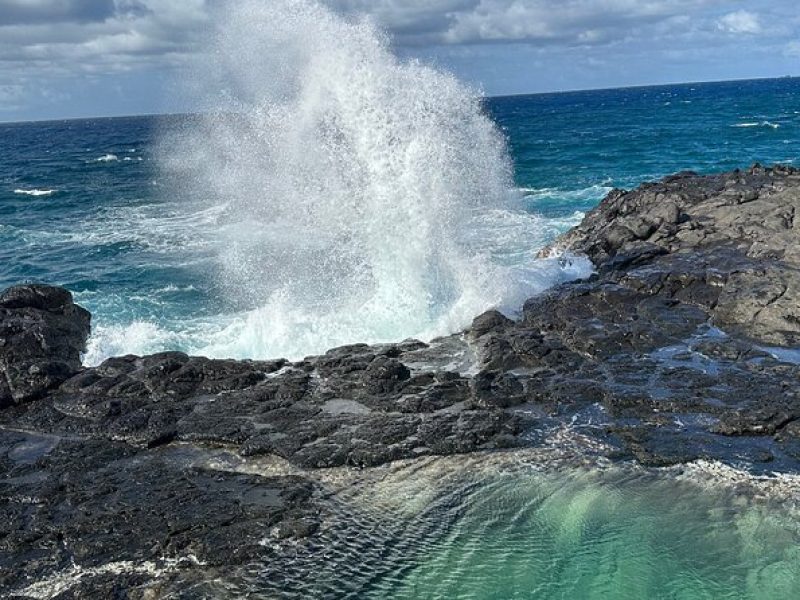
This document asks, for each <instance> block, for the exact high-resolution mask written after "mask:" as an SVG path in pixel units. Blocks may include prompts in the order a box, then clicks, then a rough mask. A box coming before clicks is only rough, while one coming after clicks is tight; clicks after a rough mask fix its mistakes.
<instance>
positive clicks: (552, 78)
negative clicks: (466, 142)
mask: <svg viewBox="0 0 800 600" xmlns="http://www.w3.org/2000/svg"><path fill="white" fill-rule="evenodd" d="M226 1H227V2H229V3H231V4H233V3H235V1H236V0H0V121H20V120H36V119H51V118H70V117H87V116H115V115H126V114H146V113H159V112H177V111H181V110H186V109H187V107H186V106H185V104H183V103H182V102H183V101H181V102H180V103H179V101H178V100H177V99H176V98H177V96H176V95H175V94H172V93H171V90H173V89H174V84H175V81H177V80H179V79H180V78H181V76H182V73H184V72H185V70H186V69H187V68H188V67H187V65H190V64H191V63H192V62H193V61H194V62H195V64H196V61H197V57H198V56H202V52H203V51H204V49H205V48H206V47H207V43H206V42H207V40H208V36H209V35H210V31H212V29H213V25H214V23H213V18H212V16H211V15H212V14H214V11H218V10H223V11H224V10H225V3H226ZM269 1H270V0H264V2H269ZM319 1H321V2H323V3H324V4H327V5H328V6H330V7H331V8H333V9H334V10H336V11H338V12H341V13H343V14H346V15H349V16H353V15H361V14H366V15H368V16H369V18H371V19H373V20H374V21H375V22H376V23H377V24H379V25H380V26H381V27H382V28H384V29H385V30H386V31H387V32H388V33H389V36H390V40H391V43H392V46H393V49H394V50H395V52H396V53H397V54H398V55H399V56H401V57H403V58H415V59H419V60H422V61H423V62H426V63H431V64H434V65H436V66H438V67H440V68H442V69H446V70H450V71H452V72H454V73H455V74H456V75H457V76H459V77H460V78H462V79H464V80H466V81H468V82H469V83H471V84H473V85H474V86H476V87H477V88H479V89H480V90H482V91H483V93H485V94H487V95H507V94H522V93H536V92H549V91H562V90H574V89H592V88H606V87H623V86H631V85H649V84H659V83H676V82H689V81H715V80H725V79H747V78H757V77H780V76H784V75H800V11H798V10H797V0H748V1H739V0H319ZM189 108H191V107H189Z"/></svg>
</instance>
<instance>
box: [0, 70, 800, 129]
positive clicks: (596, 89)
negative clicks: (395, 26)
mask: <svg viewBox="0 0 800 600" xmlns="http://www.w3.org/2000/svg"><path fill="white" fill-rule="evenodd" d="M799 78H800V75H782V76H780V77H747V78H743V79H710V80H705V81H677V82H670V83H641V84H633V85H621V86H616V87H594V88H568V89H560V90H551V91H547V92H519V93H515V94H497V95H482V96H481V99H483V100H493V99H503V98H524V97H527V96H554V95H559V94H578V93H581V92H610V91H614V90H637V89H646V88H662V87H675V86H686V85H708V84H715V83H743V82H747V81H779V80H781V79H799ZM199 114H203V113H202V112H200V111H198V112H150V113H135V114H126V115H95V116H87V117H47V118H42V119H22V120H18V121H15V120H11V121H3V120H0V126H2V125H14V124H18V125H22V124H25V123H61V122H64V121H92V120H100V119H131V118H141V117H179V116H186V115H199Z"/></svg>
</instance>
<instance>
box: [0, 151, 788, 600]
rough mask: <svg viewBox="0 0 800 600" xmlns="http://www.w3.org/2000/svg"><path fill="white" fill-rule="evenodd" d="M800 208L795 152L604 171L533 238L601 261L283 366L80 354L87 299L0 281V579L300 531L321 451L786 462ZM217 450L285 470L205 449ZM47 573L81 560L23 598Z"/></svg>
mask: <svg viewBox="0 0 800 600" xmlns="http://www.w3.org/2000/svg"><path fill="white" fill-rule="evenodd" d="M798 210H800V170H796V169H793V168H789V167H783V166H775V167H772V168H764V167H761V166H758V165H755V166H753V167H751V168H750V169H747V170H741V171H738V170H737V171H733V172H729V173H723V174H719V175H711V176H698V175H696V174H693V173H680V174H677V175H673V176H670V177H667V178H665V179H663V180H662V181H660V182H657V183H651V184H645V185H643V186H640V187H639V188H637V189H636V190H633V191H630V192H626V191H622V190H614V191H612V192H611V193H610V194H609V195H608V196H607V197H606V198H605V199H604V200H603V202H602V203H601V204H600V205H599V206H598V207H597V208H596V209H595V210H593V211H592V212H591V213H589V214H588V215H587V216H586V218H585V219H584V221H583V223H582V224H581V225H580V226H578V227H577V228H575V229H574V230H572V231H570V232H568V233H567V234H565V235H564V236H562V237H561V238H560V239H559V240H557V241H556V243H555V245H554V248H551V249H548V250H547V252H550V251H553V250H554V249H555V250H558V251H559V252H561V253H564V254H563V256H564V258H563V260H570V259H569V256H570V255H571V254H583V255H586V256H588V257H589V258H590V259H591V260H592V261H593V263H594V264H595V266H596V268H597V272H596V274H595V275H594V276H592V277H591V278H589V279H587V280H583V281H578V282H573V283H568V284H563V285H560V286H557V287H555V288H552V289H551V290H549V291H547V292H546V293H544V294H542V295H539V296H537V297H534V298H531V299H530V300H529V301H528V302H527V303H526V304H525V306H524V309H523V312H522V315H521V316H520V318H519V319H518V320H511V319H509V318H507V317H504V316H503V315H501V314H500V313H497V312H495V311H490V312H487V313H485V314H483V315H481V316H479V317H477V318H476V319H475V321H474V322H473V324H472V326H471V327H470V328H469V329H468V330H466V331H465V332H463V333H461V334H457V335H453V336H450V337H447V338H442V339H438V340H434V341H432V342H431V343H429V344H425V343H422V342H417V341H413V340H409V341H404V342H401V343H397V344H385V345H379V346H367V345H363V344H358V345H352V346H346V347H343V348H337V349H334V350H331V351H329V352H327V353H326V354H324V355H322V356H315V357H309V358H306V359H304V360H302V361H298V362H288V361H286V360H270V361H234V360H211V359H207V358H203V357H190V356H187V355H185V354H182V353H178V352H169V353H161V354H156V355H152V356H146V357H136V356H124V357H117V358H112V359H109V360H107V361H105V362H104V363H103V364H101V365H99V366H97V367H93V368H84V367H82V366H81V364H80V353H81V352H82V351H83V349H84V347H85V343H86V339H87V337H88V335H89V332H90V323H89V322H90V316H89V314H88V313H87V312H86V311H85V310H84V309H82V308H80V307H79V306H77V305H75V304H74V303H73V302H72V298H71V295H70V294H69V292H67V291H66V290H63V289H61V288H56V287H49V286H41V285H23V286H17V287H14V288H10V289H8V290H6V291H4V292H2V294H0V371H2V373H3V377H2V378H0V504H2V510H3V513H4V515H5V516H6V518H5V519H4V520H3V521H2V522H1V523H0V591H3V594H2V595H3V596H4V597H9V596H10V597H20V598H24V597H58V598H78V597H80V598H110V597H121V598H159V597H164V594H166V593H167V592H168V591H169V590H174V589H187V587H188V585H189V583H192V582H194V583H197V582H199V581H207V580H209V579H211V578H212V577H210V576H209V573H211V574H212V575H213V574H214V573H217V574H219V573H224V572H228V571H229V570H230V569H232V568H234V567H236V566H240V565H244V564H246V563H248V562H252V561H259V560H260V561H263V560H269V561H280V560H281V557H282V556H283V552H284V550H282V549H283V548H289V547H292V546H291V545H292V544H296V543H297V541H298V540H304V541H306V542H308V543H314V540H315V539H316V537H318V536H319V535H320V533H321V532H323V531H324V530H325V528H326V527H327V526H328V525H326V517H325V510H326V509H325V508H324V499H325V494H326V492H325V491H324V490H321V489H320V486H319V485H318V484H317V483H316V482H315V480H314V477H313V476H311V475H309V474H310V473H313V472H314V471H315V470H317V469H325V468H331V467H353V468H371V467H377V466H379V465H385V464H387V463H390V462H392V461H398V460H403V459H415V458H420V457H424V456H434V455H452V454H466V453H475V452H480V451H492V450H501V449H513V448H527V449H530V448H538V447H552V446H554V445H556V444H558V443H559V440H560V439H561V437H563V435H564V432H565V431H569V432H570V433H571V434H574V435H577V436H580V438H581V439H582V440H583V441H584V444H585V450H586V452H589V453H596V454H597V455H602V456H604V457H607V458H610V459H613V460H615V461H635V462H638V463H640V464H642V465H645V466H651V467H660V466H668V465H678V464H683V463H689V462H691V461H696V460H698V459H705V460H717V461H721V462H723V463H726V464H730V465H744V466H746V467H747V468H748V469H750V470H751V471H753V472H756V473H758V472H764V473H769V472H782V473H798V472H800V386H798V381H800V350H798V349H797V348H798V347H800V245H799V244H798V241H800V235H799V234H798V232H800V225H798V224H796V222H795V214H796V211H798ZM219 453H224V456H225V457H227V458H225V460H234V459H235V460H238V461H242V462H243V463H246V462H247V461H263V460H271V461H280V462H281V463H282V464H283V465H284V466H285V468H284V469H283V470H282V471H280V472H279V473H277V474H265V473H257V472H255V471H252V472H250V471H248V470H247V469H238V470H237V469H228V470H226V469H212V468H209V467H208V464H209V461H212V459H213V460H216V459H219V456H220V454H219ZM187 457H189V458H187ZM198 457H201V458H203V460H200V459H198ZM328 520H329V519H328ZM287 552H288V550H287ZM154 561H156V562H158V564H159V565H160V566H159V567H158V568H156V567H155V566H153V565H155V562H154ZM165 565H168V566H169V568H167V567H166V566H165ZM76 569H77V570H78V571H76ZM76 573H77V575H79V576H77V575H76ZM57 574H72V575H73V577H72V579H70V580H69V583H68V584H64V585H62V586H61V587H58V586H57V585H55V587H52V588H50V592H48V594H49V595H37V593H38V592H37V588H36V587H35V585H34V583H35V582H37V581H40V580H43V579H46V578H51V579H52V577H53V576H54V575H57ZM176 586H177V587H176ZM53 590H56V592H57V594H53V593H51V592H52V591H53ZM206 592H207V590H206ZM206 592H204V591H203V589H202V586H201V587H198V588H197V590H196V592H194V595H192V592H187V593H185V594H182V595H181V596H180V597H182V598H184V597H185V598H202V597H208V596H206V595H204V593H206ZM14 594H16V596H15V595H14Z"/></svg>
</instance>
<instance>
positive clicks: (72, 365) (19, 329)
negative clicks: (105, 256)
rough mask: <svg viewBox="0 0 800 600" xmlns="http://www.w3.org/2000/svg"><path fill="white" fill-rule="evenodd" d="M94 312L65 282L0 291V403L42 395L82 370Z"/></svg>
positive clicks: (6, 403) (13, 402)
mask: <svg viewBox="0 0 800 600" xmlns="http://www.w3.org/2000/svg"><path fill="white" fill-rule="evenodd" d="M90 318H91V317H90V315H89V313H88V311H86V310H84V309H83V308H81V307H80V306H77V305H76V304H74V303H73V301H72V294H70V293H69V292H68V291H67V290H65V289H63V288H59V287H54V286H48V285H19V286H15V287H11V288H8V289H7V290H5V291H3V292H2V293H0V408H1V407H3V406H4V405H8V404H16V403H20V402H26V401H28V400H34V399H36V398H40V397H41V396H43V395H44V394H45V393H46V392H47V391H48V390H50V389H52V388H54V387H55V386H57V385H58V384H60V383H62V382H63V381H65V380H66V379H68V378H69V377H70V376H72V375H73V374H75V373H76V372H77V371H78V370H80V368H81V360H80V353H81V352H82V351H83V350H85V345H86V339H87V338H88V337H89V320H90Z"/></svg>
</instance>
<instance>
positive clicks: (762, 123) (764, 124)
mask: <svg viewBox="0 0 800 600" xmlns="http://www.w3.org/2000/svg"><path fill="white" fill-rule="evenodd" d="M731 127H770V128H772V129H778V128H779V127H780V123H773V122H772V121H748V122H745V123H736V124H735V125H731Z"/></svg>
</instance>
